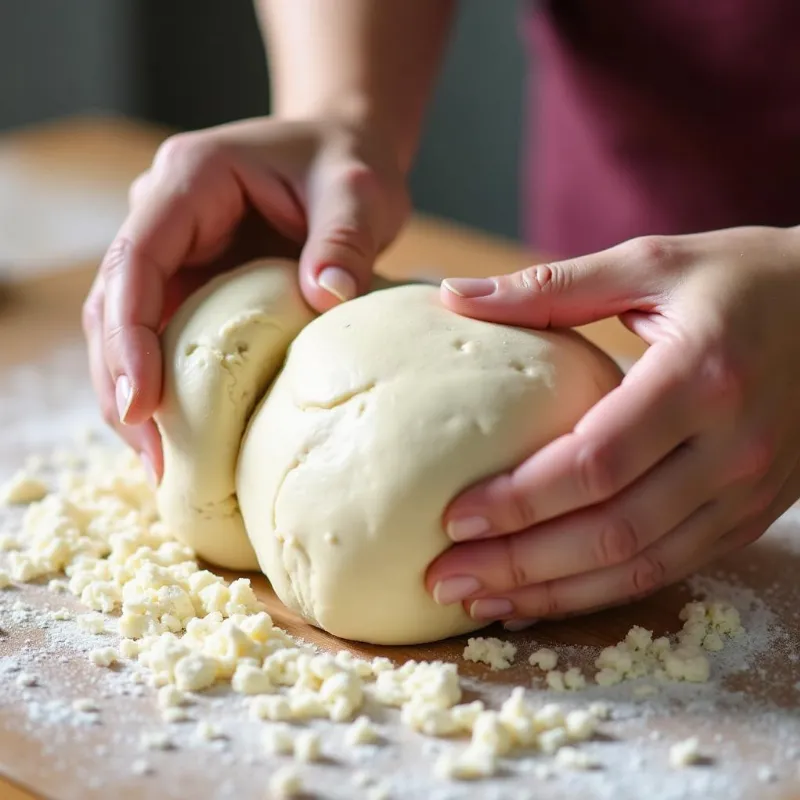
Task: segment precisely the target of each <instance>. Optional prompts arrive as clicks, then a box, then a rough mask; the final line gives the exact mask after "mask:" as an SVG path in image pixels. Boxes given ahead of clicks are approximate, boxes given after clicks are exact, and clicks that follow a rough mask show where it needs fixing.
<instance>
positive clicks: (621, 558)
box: [595, 516, 640, 566]
mask: <svg viewBox="0 0 800 800" xmlns="http://www.w3.org/2000/svg"><path fill="white" fill-rule="evenodd" d="M639 550H640V544H639V535H638V533H637V531H636V528H635V527H634V525H633V523H632V522H631V521H630V520H629V519H628V518H627V517H624V516H618V517H615V518H613V519H611V520H609V521H608V522H607V523H606V524H605V525H603V527H602V528H601V529H600V533H599V535H598V537H597V552H596V554H595V561H596V563H597V564H598V565H599V566H612V565H613V564H620V563H623V562H625V561H628V560H630V559H631V558H633V557H634V556H635V555H636V554H637V553H638V552H639Z"/></svg>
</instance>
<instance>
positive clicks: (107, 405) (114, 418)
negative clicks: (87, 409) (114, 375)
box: [100, 399, 119, 429]
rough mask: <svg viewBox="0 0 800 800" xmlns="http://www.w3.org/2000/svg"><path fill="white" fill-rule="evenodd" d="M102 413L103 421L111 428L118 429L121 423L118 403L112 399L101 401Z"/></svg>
mask: <svg viewBox="0 0 800 800" xmlns="http://www.w3.org/2000/svg"><path fill="white" fill-rule="evenodd" d="M100 414H101V415H102V417H103V422H105V423H106V425H108V427H109V428H114V429H116V428H117V426H118V425H119V416H118V413H117V408H116V405H115V404H114V403H113V402H111V400H110V399H103V400H101V402H100Z"/></svg>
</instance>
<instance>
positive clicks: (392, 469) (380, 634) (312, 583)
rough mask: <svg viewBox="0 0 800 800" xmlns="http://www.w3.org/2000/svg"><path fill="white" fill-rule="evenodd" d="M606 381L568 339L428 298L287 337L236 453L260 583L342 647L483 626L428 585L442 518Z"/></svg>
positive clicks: (347, 312) (609, 380)
mask: <svg viewBox="0 0 800 800" xmlns="http://www.w3.org/2000/svg"><path fill="white" fill-rule="evenodd" d="M619 378H620V373H619V370H618V369H617V368H616V366H615V365H614V364H613V362H612V361H611V360H610V359H608V358H607V357H606V356H605V355H603V354H602V353H601V352H600V351H598V350H597V349H596V348H594V347H593V346H591V345H589V344H588V343H587V342H586V341H585V340H583V339H582V338H581V337H579V336H578V335H577V334H574V333H569V332H559V333H556V332H537V333H534V332H532V331H526V330H520V329H516V328H509V327H505V326H500V325H494V324H490V323H486V322H482V321H478V320H473V319H468V318H466V317H461V316H458V315H456V314H453V313H452V312H450V311H448V310H447V309H445V308H444V307H443V306H442V305H441V304H440V302H439V299H438V291H437V289H436V288H434V287H429V286H404V287H398V288H392V289H387V290H384V291H379V292H375V293H372V294H370V295H367V296H366V297H362V298H359V299H357V300H354V301H351V302H349V303H345V304H343V305H341V306H338V307H337V308H334V309H333V310H331V311H329V312H327V313H326V314H324V315H322V316H321V317H318V318H317V319H315V320H314V321H313V322H311V323H310V324H309V325H308V326H307V327H305V328H304V329H303V331H301V332H300V334H299V335H298V336H297V338H296V339H295V341H294V342H293V344H292V347H291V350H290V352H289V355H288V357H287V361H286V365H285V367H284V369H283V371H282V372H281V374H280V375H279V376H278V378H277V379H276V380H275V382H274V384H273V385H272V387H271V389H270V391H269V393H268V395H267V397H266V398H265V399H264V401H263V402H262V403H261V405H260V406H259V407H258V408H257V409H256V411H255V413H254V414H253V417H252V419H251V422H250V425H249V427H248V430H247V432H246V433H245V437H244V440H243V442H242V449H241V453H240V458H239V463H238V468H237V490H238V497H239V503H240V505H241V509H242V515H243V517H244V520H245V523H246V526H247V531H248V534H249V536H250V540H251V542H252V544H253V547H254V549H255V551H256V553H257V555H258V560H259V564H260V566H261V568H262V570H263V571H264V572H265V574H266V575H267V577H268V578H269V580H270V581H271V583H272V585H273V587H274V588H275V591H276V592H277V594H278V596H279V597H280V598H281V600H282V601H283V602H284V603H285V604H286V605H288V606H289V607H291V608H293V609H295V610H297V611H299V612H300V613H301V614H302V615H303V616H304V617H305V618H306V619H307V620H309V621H310V622H312V623H314V624H315V625H318V626H319V627H321V628H324V629H325V630H327V631H329V632H330V633H333V634H335V635H337V636H342V637H345V638H348V639H356V640H361V641H366V642H374V643H381V644H401V643H417V642H426V641H433V640H436V639H442V638H445V637H448V636H452V635H456V634H459V633H464V632H467V631H471V630H475V629H477V628H479V627H481V625H480V623H477V622H475V621H474V620H472V619H470V618H469V617H468V616H467V615H466V614H465V613H464V611H463V610H462V608H461V606H460V605H458V604H456V605H453V606H448V607H443V606H439V605H437V604H436V603H435V602H434V601H433V599H432V598H431V597H430V595H429V594H428V592H427V591H426V590H425V586H424V582H423V580H424V575H425V571H426V569H427V567H428V565H429V564H430V563H431V562H432V561H433V560H434V559H435V558H436V557H437V556H438V555H439V554H440V553H441V552H443V551H444V550H445V549H446V548H447V547H448V546H449V545H450V541H449V540H448V538H447V536H446V535H445V533H444V532H443V530H442V524H441V518H442V512H443V511H444V509H445V507H446V506H447V504H448V502H449V501H450V500H451V499H452V498H453V497H454V496H456V495H457V494H458V493H459V492H460V491H461V490H462V489H464V488H466V487H467V486H469V485H470V484H472V483H474V482H475V481H477V480H479V479H481V478H483V477H486V476H488V475H491V474H493V473H497V472H500V471H502V470H505V469H508V468H510V467H511V466H513V465H515V464H517V463H518V462H520V461H521V460H522V459H523V458H525V457H526V456H528V455H530V453H532V452H533V451H535V450H538V449H539V448H540V447H542V446H543V445H544V444H546V443H547V442H549V441H550V440H552V439H553V438H555V437H556V436H558V435H560V434H563V433H566V432H568V431H569V430H571V429H572V427H573V426H574V425H575V423H576V422H577V421H578V420H579V419H580V417H581V416H582V415H583V414H584V413H585V412H586V411H587V410H588V408H589V407H590V406H592V405H593V404H594V403H595V402H597V400H599V399H600V398H601V397H602V396H603V395H604V394H606V393H607V392H608V391H610V390H611V389H612V388H614V387H615V386H616V385H617V383H618V382H619Z"/></svg>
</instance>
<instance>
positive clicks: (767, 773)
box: [756, 765, 778, 783]
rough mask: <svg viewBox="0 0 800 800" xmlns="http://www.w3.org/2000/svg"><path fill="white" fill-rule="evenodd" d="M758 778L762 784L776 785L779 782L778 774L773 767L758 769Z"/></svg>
mask: <svg viewBox="0 0 800 800" xmlns="http://www.w3.org/2000/svg"><path fill="white" fill-rule="evenodd" d="M756 777H757V778H758V780H759V781H761V783H775V781H777V780H778V773H777V772H775V770H774V769H772V767H769V766H766V765H765V766H761V767H759V768H758V772H757V773H756Z"/></svg>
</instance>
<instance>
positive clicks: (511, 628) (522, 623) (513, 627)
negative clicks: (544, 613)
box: [503, 619, 539, 633]
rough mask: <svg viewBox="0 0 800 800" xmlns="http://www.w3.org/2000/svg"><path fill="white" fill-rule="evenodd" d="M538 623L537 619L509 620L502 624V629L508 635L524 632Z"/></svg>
mask: <svg viewBox="0 0 800 800" xmlns="http://www.w3.org/2000/svg"><path fill="white" fill-rule="evenodd" d="M538 621H539V620H538V619H510V620H509V621H508V622H504V623H503V627H504V628H505V629H506V630H507V631H508V632H509V633H516V632H517V631H524V630H525V629H526V628H530V627H531V626H532V625H535V624H536V623H537V622H538Z"/></svg>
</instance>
